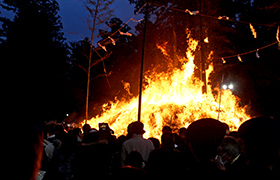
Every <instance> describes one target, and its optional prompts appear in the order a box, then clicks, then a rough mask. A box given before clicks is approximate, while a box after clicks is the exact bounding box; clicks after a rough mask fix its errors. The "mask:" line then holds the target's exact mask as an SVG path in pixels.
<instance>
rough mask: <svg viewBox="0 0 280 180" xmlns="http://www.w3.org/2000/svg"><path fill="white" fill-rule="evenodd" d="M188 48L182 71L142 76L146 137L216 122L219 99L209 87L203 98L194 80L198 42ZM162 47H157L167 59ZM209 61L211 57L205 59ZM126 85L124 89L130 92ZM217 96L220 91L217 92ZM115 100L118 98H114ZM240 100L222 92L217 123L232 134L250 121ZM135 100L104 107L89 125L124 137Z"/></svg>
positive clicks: (133, 117)
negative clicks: (196, 123)
mask: <svg viewBox="0 0 280 180" xmlns="http://www.w3.org/2000/svg"><path fill="white" fill-rule="evenodd" d="M188 43H189V48H188V49H187V51H186V58H185V57H183V58H181V59H180V61H181V63H182V64H183V66H182V68H181V69H174V70H173V71H172V73H171V74H170V73H168V74H165V73H159V74H156V73H154V74H152V75H149V76H145V81H146V82H148V84H147V85H146V86H145V87H144V90H143V94H142V110H141V122H143V123H144V124H145V130H146V133H145V137H156V138H160V135H161V130H162V128H163V126H165V125H169V126H171V127H172V128H173V130H177V128H180V127H187V126H188V125H189V124H190V123H192V122H193V121H194V120H197V119H201V118H206V117H207V118H216V119H217V117H218V111H219V97H218V96H217V95H213V93H212V89H211V85H209V84H208V85H207V92H208V93H207V94H203V93H202V90H201V87H202V85H203V83H202V81H201V80H199V79H198V78H197V77H195V76H194V69H195V64H194V52H195V50H196V49H197V47H198V41H197V40H194V39H192V38H189V40H188ZM164 46H165V44H164V45H163V46H160V45H158V44H157V47H158V48H159V49H160V50H161V52H162V53H163V54H164V55H165V56H168V54H167V53H166V51H165V47H164ZM208 58H209V60H210V59H211V53H210V55H209V56H208ZM212 71H213V65H210V66H209V68H208V69H207V70H206V78H208V77H209V75H210V73H211V72H212ZM128 87H129V85H128V84H126V85H125V89H126V90H127V92H128V93H130V92H129V88H128ZM215 91H217V92H219V94H220V89H219V88H216V89H215ZM116 99H117V98H116ZM238 101H239V98H238V97H236V96H234V95H233V94H232V92H231V90H222V100H221V107H220V116H219V117H220V118H219V119H220V121H222V122H226V123H227V124H228V125H229V127H230V128H231V130H236V129H237V128H238V127H239V125H240V124H241V123H242V121H243V120H247V119H249V118H250V116H249V115H247V114H246V112H245V109H246V107H239V105H238ZM137 108H138V97H133V98H132V99H130V100H129V101H120V100H117V101H116V102H114V103H113V102H108V103H106V104H103V113H102V114H101V115H100V116H97V117H93V118H92V119H91V120H89V121H88V123H89V124H90V125H91V126H92V127H95V128H97V125H98V123H99V122H107V123H109V125H110V127H111V128H112V129H113V130H114V131H115V134H116V135H117V136H119V135H122V134H126V128H127V126H128V124H129V123H131V122H133V121H136V120H137Z"/></svg>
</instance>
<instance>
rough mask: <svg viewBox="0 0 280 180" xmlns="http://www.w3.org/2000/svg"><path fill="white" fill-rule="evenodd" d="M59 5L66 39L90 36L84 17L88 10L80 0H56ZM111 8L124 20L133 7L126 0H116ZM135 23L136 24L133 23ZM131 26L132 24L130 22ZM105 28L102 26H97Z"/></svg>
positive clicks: (129, 15) (127, 17) (71, 39)
mask: <svg viewBox="0 0 280 180" xmlns="http://www.w3.org/2000/svg"><path fill="white" fill-rule="evenodd" d="M57 2H58V3H59V5H60V12H59V15H60V16H61V19H62V23H63V32H64V33H65V37H66V38H67V41H74V40H81V39H83V38H84V37H90V30H89V29H88V28H87V24H86V22H85V19H86V18H87V16H88V12H87V11H86V10H85V7H84V6H83V4H82V2H81V0H57ZM112 8H116V9H115V12H114V14H115V16H116V17H118V18H120V19H121V20H122V21H124V22H126V21H127V20H128V19H129V18H130V17H132V16H133V11H134V7H133V6H132V5H130V4H129V2H128V1H127V0H116V1H115V2H114V5H113V7H112ZM135 25H136V24H135ZM131 26H133V24H131ZM99 28H101V29H105V28H107V25H105V24H104V27H103V26H101V27H97V28H96V29H97V30H98V29H99Z"/></svg>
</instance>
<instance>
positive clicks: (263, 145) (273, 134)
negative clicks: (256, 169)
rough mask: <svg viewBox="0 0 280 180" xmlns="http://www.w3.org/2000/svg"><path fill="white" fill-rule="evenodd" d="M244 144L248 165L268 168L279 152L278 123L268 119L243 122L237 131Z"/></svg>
mask: <svg viewBox="0 0 280 180" xmlns="http://www.w3.org/2000/svg"><path fill="white" fill-rule="evenodd" d="M238 135H239V137H240V138H241V139H242V140H243V142H244V148H245V155H246V156H247V158H248V160H249V164H255V165H260V166H264V167H268V166H270V165H271V164H272V163H273V162H274V161H276V160H277V158H278V156H279V150H280V122H279V120H277V119H273V118H269V117H257V118H252V119H250V120H248V121H245V122H244V123H243V124H241V126H240V127H239V129H238Z"/></svg>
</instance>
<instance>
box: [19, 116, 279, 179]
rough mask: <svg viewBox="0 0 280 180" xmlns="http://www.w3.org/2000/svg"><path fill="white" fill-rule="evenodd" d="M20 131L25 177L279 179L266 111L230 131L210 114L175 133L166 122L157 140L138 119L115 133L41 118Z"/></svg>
mask: <svg viewBox="0 0 280 180" xmlns="http://www.w3.org/2000/svg"><path fill="white" fill-rule="evenodd" d="M25 131H28V133H26V138H25V139H27V140H25V141H24V144H25V146H26V148H25V150H26V151H24V154H23V155H22V156H21V157H20V158H21V159H20V160H19V161H20V162H21V163H22V166H23V167H28V168H29V169H28V170H26V172H25V177H28V178H26V179H36V178H37V179H43V180H56V179H57V180H72V179H73V180H83V179H95V178H111V177H113V178H118V177H119V178H121V179H145V178H174V179H175V178H184V179H205V178H207V179H210V178H213V179H237V178H238V179H240V178H241V179H249V178H250V179H253V178H266V179H280V122H279V121H278V120H277V119H274V118H269V117H258V118H253V119H250V120H248V121H245V122H244V123H243V124H241V126H240V127H239V129H238V131H235V132H230V131H229V128H228V126H227V124H225V123H222V122H220V121H218V120H215V119H211V118H206V119H200V120H196V121H194V122H193V123H192V124H190V125H189V126H188V128H184V127H183V128H181V129H180V131H179V132H178V133H175V132H173V131H172V129H171V128H170V127H169V126H165V127H163V129H162V136H161V139H160V140H159V139H156V138H153V137H151V138H149V139H145V138H143V134H144V133H145V130H144V125H143V123H141V122H138V121H136V122H132V123H131V124H129V125H128V127H127V134H126V135H122V136H119V137H118V138H117V137H116V136H114V132H113V130H112V129H110V127H109V126H108V124H107V123H100V124H99V129H98V130H97V129H94V128H91V127H90V125H89V124H85V125H84V126H83V127H82V129H80V128H73V129H65V127H64V126H63V125H62V124H46V125H44V126H43V127H37V126H36V127H31V128H29V129H26V130H25ZM26 152H27V153H26Z"/></svg>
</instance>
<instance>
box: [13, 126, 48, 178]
mask: <svg viewBox="0 0 280 180" xmlns="http://www.w3.org/2000/svg"><path fill="white" fill-rule="evenodd" d="M16 132H17V133H18V134H19V135H22V137H21V139H20V138H19V139H18V140H17V141H16V142H15V141H11V145H10V146H7V148H9V149H10V150H15V151H11V152H9V153H11V154H10V156H11V158H12V159H9V161H10V162H9V163H13V164H12V166H13V167H12V168H13V170H15V169H17V170H18V172H17V173H15V174H9V175H8V176H10V177H9V178H10V179H28V180H36V177H37V175H38V171H39V170H40V168H41V162H42V158H43V148H44V146H43V136H42V134H41V133H40V132H39V131H38V128H36V127H35V126H33V125H30V124H28V125H26V124H25V125H23V126H20V128H17V130H16Z"/></svg>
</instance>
